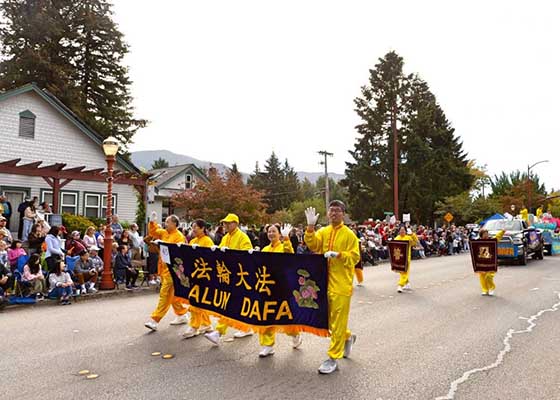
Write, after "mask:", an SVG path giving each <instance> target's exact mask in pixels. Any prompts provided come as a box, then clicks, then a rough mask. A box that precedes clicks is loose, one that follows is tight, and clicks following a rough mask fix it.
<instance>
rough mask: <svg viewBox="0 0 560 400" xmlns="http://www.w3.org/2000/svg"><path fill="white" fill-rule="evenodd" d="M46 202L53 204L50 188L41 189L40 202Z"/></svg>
mask: <svg viewBox="0 0 560 400" xmlns="http://www.w3.org/2000/svg"><path fill="white" fill-rule="evenodd" d="M45 201H46V202H47V203H48V204H49V205H50V206H51V207H52V205H53V192H52V191H50V190H41V203H44V202H45Z"/></svg>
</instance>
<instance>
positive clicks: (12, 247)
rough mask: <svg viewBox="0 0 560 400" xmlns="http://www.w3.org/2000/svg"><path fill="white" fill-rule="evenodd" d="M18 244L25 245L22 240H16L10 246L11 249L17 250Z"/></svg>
mask: <svg viewBox="0 0 560 400" xmlns="http://www.w3.org/2000/svg"><path fill="white" fill-rule="evenodd" d="M18 243H23V242H22V241H21V240H18V239H15V240H14V241H13V242H12V245H11V246H10V249H12V250H13V249H15V248H16V245H17V244H18Z"/></svg>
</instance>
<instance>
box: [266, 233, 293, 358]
mask: <svg viewBox="0 0 560 400" xmlns="http://www.w3.org/2000/svg"><path fill="white" fill-rule="evenodd" d="M291 230H292V226H291V225H284V228H283V229H280V225H278V224H275V225H270V226H269V227H268V229H267V236H268V240H270V244H269V245H268V246H265V247H264V248H263V249H262V251H263V252H264V253H267V252H269V253H289V254H294V248H293V247H292V242H291V241H290V231H291ZM280 234H282V238H283V241H281V240H280ZM290 336H292V347H293V348H294V349H297V348H298V347H299V346H301V343H302V340H303V339H302V337H301V335H290ZM275 341H276V332H275V329H274V328H268V329H267V330H266V331H265V332H264V333H261V334H259V343H260V345H261V351H260V352H259V357H267V356H270V355H272V354H274V343H275Z"/></svg>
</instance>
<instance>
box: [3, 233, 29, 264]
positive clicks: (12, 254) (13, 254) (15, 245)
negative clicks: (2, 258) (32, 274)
mask: <svg viewBox="0 0 560 400" xmlns="http://www.w3.org/2000/svg"><path fill="white" fill-rule="evenodd" d="M22 245H23V243H22V242H21V240H17V239H16V240H14V241H13V242H12V245H11V246H10V249H9V250H8V261H9V263H10V268H11V270H12V271H13V270H14V269H15V268H16V267H17V259H18V258H19V257H20V256H25V255H27V253H26V252H25V249H24V248H23V247H22Z"/></svg>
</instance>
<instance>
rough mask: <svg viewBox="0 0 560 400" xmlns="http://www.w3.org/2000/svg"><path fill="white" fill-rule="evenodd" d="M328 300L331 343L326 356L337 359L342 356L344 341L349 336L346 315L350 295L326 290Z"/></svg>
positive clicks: (348, 310) (348, 311)
mask: <svg viewBox="0 0 560 400" xmlns="http://www.w3.org/2000/svg"><path fill="white" fill-rule="evenodd" d="M327 298H328V301H329V330H330V332H331V345H330V346H329V351H328V352H327V354H328V356H329V357H330V358H332V359H335V360H336V359H339V358H342V357H343V356H344V343H345V342H346V340H347V339H348V338H349V337H350V335H351V332H350V330H349V329H348V315H349V314H350V300H351V297H350V296H342V295H340V294H336V293H332V292H328V293H327Z"/></svg>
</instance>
